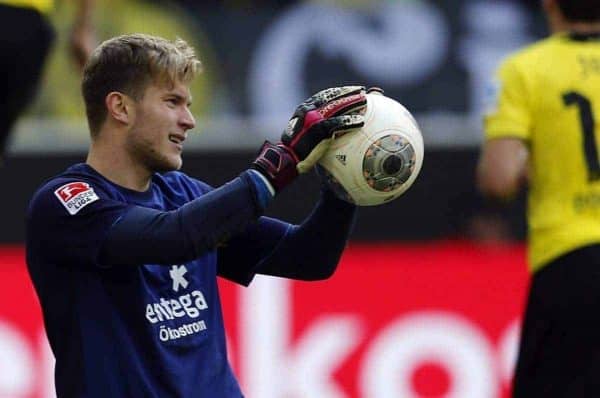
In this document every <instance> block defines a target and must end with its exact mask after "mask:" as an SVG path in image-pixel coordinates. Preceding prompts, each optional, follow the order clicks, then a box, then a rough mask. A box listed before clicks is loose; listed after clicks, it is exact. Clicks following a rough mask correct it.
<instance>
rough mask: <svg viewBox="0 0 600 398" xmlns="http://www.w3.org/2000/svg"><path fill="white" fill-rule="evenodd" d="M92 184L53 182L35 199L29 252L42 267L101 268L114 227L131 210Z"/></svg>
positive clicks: (31, 209)
mask: <svg viewBox="0 0 600 398" xmlns="http://www.w3.org/2000/svg"><path fill="white" fill-rule="evenodd" d="M130 207H131V205H129V204H127V203H126V202H124V201H120V200H117V199H115V198H112V197H111V195H110V194H109V193H108V192H107V191H105V190H104V189H102V187H100V186H98V185H97V184H94V183H92V182H89V181H83V180H66V179H61V180H59V181H53V182H50V183H48V184H46V185H45V186H44V187H42V188H41V189H40V190H39V191H38V192H37V193H36V194H35V195H34V197H33V199H32V200H31V203H30V205H29V209H28V213H27V250H28V253H31V254H32V255H33V256H34V257H35V258H36V259H38V260H39V261H40V262H43V263H47V262H49V263H53V264H56V265H59V266H72V267H80V268H86V267H98V266H104V264H100V263H99V259H98V254H99V249H100V247H101V245H102V243H103V242H104V239H105V238H106V236H107V233H108V231H109V229H110V228H111V227H112V225H113V224H114V223H115V222H116V221H117V220H118V219H119V218H120V217H121V216H122V215H123V214H124V213H125V212H126V211H127V210H128V208H130Z"/></svg>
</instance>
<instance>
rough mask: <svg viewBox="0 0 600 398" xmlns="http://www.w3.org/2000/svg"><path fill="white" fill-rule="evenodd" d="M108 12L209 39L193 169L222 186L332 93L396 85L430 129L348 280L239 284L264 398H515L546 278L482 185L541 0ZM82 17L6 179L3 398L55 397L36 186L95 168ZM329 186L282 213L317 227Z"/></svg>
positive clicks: (62, 17)
mask: <svg viewBox="0 0 600 398" xmlns="http://www.w3.org/2000/svg"><path fill="white" fill-rule="evenodd" d="M97 3H98V5H97V7H98V10H97V12H96V15H95V22H96V25H97V27H98V34H99V38H100V39H105V38H108V37H110V36H113V35H116V34H120V33H129V32H146V33H152V34H157V35H162V36H165V37H168V38H174V37H176V36H179V37H182V38H184V39H186V40H188V41H190V42H191V43H193V44H194V45H195V47H196V48H197V50H198V53H199V55H200V58H201V59H202V60H203V63H204V74H203V75H201V77H200V78H199V79H198V80H197V81H196V82H195V84H194V87H193V95H194V104H193V110H194V113H195V115H196V116H197V119H198V123H197V127H196V129H195V130H196V131H195V133H194V134H191V137H190V139H188V141H187V142H186V153H185V157H184V170H185V171H186V172H188V173H189V174H191V175H192V176H196V177H198V178H200V179H203V180H205V181H207V182H209V183H211V184H213V185H220V184H222V183H224V182H225V181H227V180H228V179H230V178H232V177H234V176H235V175H236V174H237V173H238V172H240V171H241V170H243V169H245V168H246V167H247V165H248V162H249V161H250V159H251V158H252V156H253V155H254V154H255V151H256V150H257V148H258V147H259V145H260V144H261V143H262V141H263V140H264V139H265V138H275V137H277V136H278V134H279V133H280V131H281V130H282V128H283V126H285V124H286V122H287V119H288V118H289V114H290V112H291V110H292V109H293V108H294V107H295V105H296V104H297V103H298V102H299V101H301V100H303V99H304V98H305V97H307V96H308V95H310V94H311V93H312V92H314V91H317V90H319V89H322V88H325V87H329V86H336V85H343V84H363V85H367V86H380V87H383V88H384V89H385V90H386V94H387V95H388V96H390V97H393V98H395V99H397V100H399V101H400V102H402V103H404V104H405V105H406V106H407V107H408V108H409V109H410V110H411V111H412V112H413V113H414V115H415V117H416V119H417V121H418V122H419V123H420V125H421V128H422V130H423V135H424V139H425V144H426V146H425V151H426V152H425V162H424V167H423V170H422V172H421V175H420V177H419V178H418V180H417V182H416V183H415V185H414V186H413V187H412V188H411V189H410V190H409V192H407V193H406V194H405V195H404V196H403V197H402V198H400V199H398V200H397V201H395V202H393V203H390V204H387V205H384V206H381V207H376V208H363V209H361V210H360V212H359V218H358V222H357V225H356V228H355V232H354V233H353V235H352V242H351V244H350V247H349V249H348V251H347V252H346V253H345V255H344V257H343V259H342V263H341V264H340V269H339V271H338V273H337V274H336V275H335V276H334V277H333V278H332V279H331V280H328V281H324V282H319V283H311V284H307V283H295V282H289V281H282V280H278V279H269V278H258V279H257V280H256V281H255V283H253V286H252V287H250V288H249V289H241V288H238V287H236V286H233V285H231V284H228V283H227V282H224V283H222V285H221V286H222V295H223V301H224V307H225V316H226V323H227V328H228V338H229V347H230V356H231V360H232V363H233V366H234V368H235V369H236V372H237V374H238V375H239V377H240V381H241V383H242V385H243V387H244V389H245V392H246V394H247V396H248V397H249V398H315V397H318V398H355V397H356V398H359V397H360V398H392V397H393V398H411V397H428V398H434V397H458V398H468V397H473V398H493V397H506V396H508V391H509V390H508V388H509V385H510V377H511V372H512V367H513V363H514V357H515V350H516V342H517V336H518V331H519V321H520V313H521V310H522V308H523V300H524V294H525V286H526V284H527V278H528V276H527V272H526V266H525V260H524V248H523V242H522V240H523V238H524V235H525V221H524V200H523V197H520V198H518V199H517V200H516V201H515V202H514V203H513V204H511V205H509V206H508V207H496V206H491V205H489V204H486V203H484V201H483V200H482V198H481V197H479V195H478V194H477V193H476V190H475V187H474V184H473V180H474V167H475V163H476V159H477V150H478V145H479V143H480V142H481V136H482V133H481V127H480V125H481V123H480V117H481V113H482V112H483V110H484V109H485V107H486V106H488V105H487V103H488V102H489V100H488V98H486V87H487V83H488V81H489V79H490V77H491V75H492V72H493V70H494V68H495V67H496V66H497V65H498V62H499V61H500V60H501V59H502V58H503V57H504V56H505V55H506V54H507V53H508V52H510V51H512V50H514V49H515V48H518V47H519V46H522V45H524V44H526V43H528V42H530V41H532V40H534V39H536V38H538V37H540V36H542V35H543V34H544V33H545V29H544V23H543V22H544V21H543V20H542V19H541V16H540V15H539V13H537V12H536V5H537V2H536V1H533V0H532V1H530V2H526V1H521V2H517V1H500V0H497V1H492V0H439V1H435V2H434V1H418V0H412V1H410V0H320V1H318V0H314V1H283V0H279V1H277V0H270V1H269V0H264V1H251V0H246V1H244V0H237V1H235V0H230V1H214V0H213V1H209V0H202V1H196V0H180V1H150V0H146V1H141V0H140V1H134V0H127V1H124V0H97ZM72 12H73V8H72V5H71V4H70V2H68V1H62V2H61V1H58V2H57V10H56V12H55V13H54V14H53V15H52V18H53V19H54V21H55V23H56V26H57V29H58V34H59V36H58V39H59V40H58V42H57V43H56V45H55V48H54V52H53V55H52V57H51V59H50V62H49V63H48V65H47V68H46V73H45V78H44V82H43V84H42V87H41V90H40V92H39V95H38V96H37V99H36V101H35V103H34V104H33V105H32V106H31V107H30V108H29V109H28V112H27V114H26V116H25V117H24V118H22V119H21V120H20V122H19V123H18V125H17V126H16V128H15V134H14V136H13V140H12V142H11V145H10V156H9V157H8V159H7V161H6V163H5V164H4V165H3V167H2V168H0V186H2V187H3V188H2V192H4V194H3V195H2V206H1V207H0V212H1V214H0V220H2V223H1V225H2V227H1V228H0V266H1V268H0V270H1V271H0V397H6V398H25V397H26V398H46V397H53V396H54V393H53V389H52V356H51V353H50V352H49V348H48V347H47V343H46V342H45V337H44V335H43V325H42V320H41V315H40V311H39V306H38V303H37V299H36V298H35V295H34V294H33V291H32V288H31V285H30V282H29V280H28V278H27V275H26V271H25V266H24V258H23V247H22V242H23V238H24V232H25V231H24V222H23V218H24V214H25V211H26V206H27V203H28V200H29V197H30V196H31V194H32V192H33V190H34V189H35V188H36V187H37V186H38V185H39V184H40V183H41V182H42V181H43V180H44V179H46V178H48V177H49V176H51V175H53V174H56V173H58V172H59V171H61V170H62V169H64V168H65V167H67V166H68V165H70V164H71V163H74V162H79V161H83V159H84V156H85V151H86V148H87V144H88V136H87V133H86V125H85V121H84V119H83V114H84V112H83V105H82V102H81V100H80V99H79V88H78V84H79V80H78V77H77V74H76V69H75V68H74V67H73V66H72V65H70V64H69V60H68V59H67V57H66V55H65V54H66V51H64V47H65V46H66V37H65V36H66V32H67V30H68V23H67V21H69V20H70V18H69V15H70V13H72ZM318 189H319V188H318V182H317V180H316V178H314V177H303V178H301V179H300V181H299V182H298V183H297V184H294V185H293V186H292V187H291V188H290V189H289V190H287V191H286V192H284V193H283V194H282V195H281V198H279V199H278V200H277V201H275V203H274V205H273V206H272V208H271V209H270V210H269V215H274V216H277V217H282V218H284V219H287V220H290V221H294V222H298V221H300V220H302V218H303V217H304V216H305V215H306V214H307V213H308V212H309V211H310V209H311V207H312V205H313V200H314V199H315V198H316V197H317V195H318ZM305 192H308V195H307V194H306V193H305ZM90 311H93V308H91V309H90Z"/></svg>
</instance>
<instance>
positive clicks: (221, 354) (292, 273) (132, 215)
mask: <svg viewBox="0 0 600 398" xmlns="http://www.w3.org/2000/svg"><path fill="white" fill-rule="evenodd" d="M198 71H199V61H198V60H197V59H196V57H195V55H194V53H193V49H192V48H190V47H189V46H188V45H187V44H186V43H185V42H184V41H182V40H180V39H178V40H176V41H174V42H171V41H167V40H164V39H162V38H159V37H153V36H147V35H141V34H135V35H126V36H119V37H116V38H113V39H110V40H107V41H105V42H104V43H102V44H101V45H100V46H99V47H98V48H97V49H96V50H95V51H94V53H93V54H92V56H91V58H90V60H89V61H88V63H87V65H86V67H85V70H84V76H83V82H82V92H83V98H84V102H85V106H86V112H87V118H88V124H89V128H90V133H91V138H92V139H91V145H90V149H89V153H88V157H87V160H86V163H81V164H76V165H73V166H72V167H70V168H68V169H67V170H66V171H64V172H63V173H62V174H60V175H58V176H56V177H54V178H52V179H50V180H49V181H47V182H46V183H45V184H43V186H42V187H41V188H39V190H38V191H37V192H36V193H35V194H34V196H33V199H32V201H31V203H30V206H29V209H28V216H27V231H28V232H27V242H26V249H27V265H28V270H29V273H30V276H31V278H32V280H33V283H34V286H35V289H36V292H37V294H38V296H39V299H40V302H41V306H42V310H43V314H44V321H45V326H46V331H47V335H48V339H49V341H50V345H51V348H52V351H53V353H54V356H55V357H56V368H55V380H56V390H57V396H58V397H59V398H75V397H84V396H85V397H88V398H89V397H115V398H116V397H185V398H190V397H211V398H221V397H222V398H225V397H227V398H233V397H235V398H238V397H242V396H243V395H242V393H241V391H240V387H239V386H238V382H237V381H236V378H235V376H234V375H233V373H232V370H231V367H230V365H229V363H228V361H227V352H226V347H225V332H224V327H223V319H222V314H221V306H220V301H219V294H218V287H217V280H216V277H217V276H221V277H225V278H227V279H230V280H232V281H234V282H237V283H239V284H242V285H248V284H250V282H251V281H252V279H253V277H254V276H255V275H256V274H266V275H274V276H280V277H287V278H293V279H302V280H318V279H324V278H327V277H329V276H331V274H332V273H333V272H334V271H335V269H336V266H337V263H338V261H339V258H340V255H341V253H342V251H343V249H344V247H345V245H346V241H347V239H348V235H349V233H350V230H351V228H352V224H353V220H354V215H355V207H354V206H353V205H351V204H348V203H346V202H343V201H341V200H339V199H337V198H336V197H335V196H334V195H333V194H332V193H331V192H330V191H328V190H327V189H326V188H324V189H323V191H322V194H321V198H320V200H319V202H318V203H317V204H316V206H315V208H314V210H313V212H312V214H311V215H310V216H309V217H308V218H307V219H306V220H305V221H304V222H303V223H302V224H301V225H291V224H288V223H285V222H282V221H279V220H276V219H272V218H267V217H262V216H261V215H262V214H263V212H264V210H265V208H266V207H267V206H268V205H269V203H270V202H271V201H272V200H273V198H274V197H275V196H276V195H277V193H278V192H280V191H281V190H282V189H284V188H285V186H287V185H288V184H290V183H292V182H293V180H294V179H295V178H296V176H297V175H298V173H299V170H300V171H301V172H304V171H307V170H308V169H310V168H311V166H312V165H314V163H315V162H316V161H317V160H318V158H319V154H320V153H322V152H323V151H324V150H325V149H326V147H327V143H328V140H329V138H331V136H332V135H333V134H334V133H336V132H344V131H352V130H355V129H357V128H360V127H361V126H362V125H363V123H364V122H363V118H362V116H361V115H360V114H359V113H360V111H361V110H362V109H363V108H364V107H365V105H366V97H365V90H364V88H362V87H358V86H349V87H339V88H332V89H327V90H324V91H321V92H319V93H317V94H316V95H314V96H312V97H310V98H309V99H308V100H306V101H305V102H303V103H302V104H301V105H300V106H299V107H298V108H297V109H296V111H295V113H294V114H293V116H292V118H291V119H290V122H289V124H288V126H287V128H286V129H285V131H284V133H283V134H282V137H281V142H279V143H276V144H273V143H269V142H266V143H265V144H264V145H263V146H262V148H261V149H260V151H259V154H258V156H257V158H256V160H254V162H252V164H251V165H250V167H249V169H248V170H246V171H243V172H242V173H241V174H240V175H239V176H238V177H237V178H235V179H233V180H232V181H230V182H228V183H227V184H225V185H223V186H221V187H218V188H212V187H210V186H208V185H207V184H205V183H203V182H201V181H198V180H196V179H193V178H191V177H189V176H187V175H186V174H184V173H181V172H179V171H177V170H178V169H180V167H181V164H182V157H181V156H182V149H183V144H184V141H185V139H186V132H187V131H188V130H190V129H192V128H193V127H194V125H195V121H194V118H193V116H192V114H191V113H190V110H189V105H190V103H191V95H190V92H189V84H190V81H191V80H192V79H193V78H194V75H195V74H196V73H197V72H198Z"/></svg>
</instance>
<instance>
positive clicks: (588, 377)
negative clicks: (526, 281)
mask: <svg viewBox="0 0 600 398" xmlns="http://www.w3.org/2000/svg"><path fill="white" fill-rule="evenodd" d="M513 397H515V398H532V397H544V398H551V397H561V398H563V397H564V398H578V397H600V244H599V245H593V246H587V247H584V248H581V249H578V250H575V251H573V252H571V253H568V254H566V255H564V256H562V257H560V258H558V259H556V260H555V261H552V262H551V263H550V264H548V265H546V266H545V267H544V268H542V269H541V270H540V271H538V272H537V273H535V274H534V275H533V277H532V280H531V287H530V291H529V298H528V302H527V309H526V312H525V319H524V322H523V330H522V335H521V343H520V347H519V357H518V360H517V368H516V372H515V378H514V384H513Z"/></svg>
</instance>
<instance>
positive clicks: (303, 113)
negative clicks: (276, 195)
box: [253, 86, 367, 191]
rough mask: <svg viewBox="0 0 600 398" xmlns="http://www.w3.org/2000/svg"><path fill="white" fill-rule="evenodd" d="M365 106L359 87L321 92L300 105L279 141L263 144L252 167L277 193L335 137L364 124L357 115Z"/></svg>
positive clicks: (363, 91) (316, 159) (330, 89)
mask: <svg viewBox="0 0 600 398" xmlns="http://www.w3.org/2000/svg"><path fill="white" fill-rule="evenodd" d="M366 105H367V97H366V91H365V88H364V87H362V86H345V87H334V88H328V89H326V90H323V91H320V92H318V93H317V94H315V95H313V96H312V97H310V98H308V99H307V100H306V101H304V102H303V103H302V104H300V105H299V106H298V107H297V108H296V110H295V112H294V114H293V115H292V117H291V119H290V121H289V122H288V126H287V128H286V129H285V131H284V132H283V134H282V135H281V142H280V143H278V144H272V143H270V142H265V143H264V144H263V146H262V148H261V150H260V153H259V155H258V157H257V158H256V160H255V161H254V162H253V167H254V168H255V169H257V170H258V171H260V172H261V173H262V174H263V175H264V176H265V177H267V179H268V180H269V181H270V182H271V184H272V185H273V187H274V188H275V190H276V191H279V190H281V189H282V188H283V187H284V186H286V185H287V184H289V183H290V182H291V181H292V180H293V179H294V178H295V177H296V176H297V175H298V173H304V172H306V171H308V170H310V169H311V168H312V167H313V166H314V165H315V163H316V162H317V161H318V160H319V159H320V158H321V156H323V154H324V153H325V152H326V151H327V148H328V147H329V145H330V143H331V139H332V138H333V137H334V136H338V135H343V134H346V133H348V132H350V131H353V130H356V129H358V128H360V127H362V126H363V125H364V119H363V117H362V115H360V112H362V111H363V110H364V108H365V107H366Z"/></svg>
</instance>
